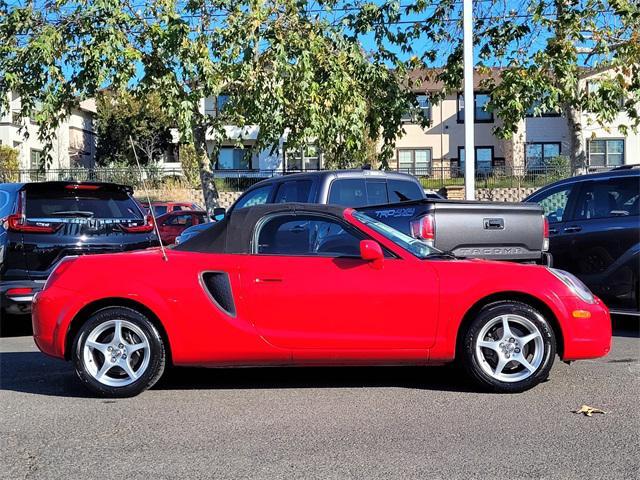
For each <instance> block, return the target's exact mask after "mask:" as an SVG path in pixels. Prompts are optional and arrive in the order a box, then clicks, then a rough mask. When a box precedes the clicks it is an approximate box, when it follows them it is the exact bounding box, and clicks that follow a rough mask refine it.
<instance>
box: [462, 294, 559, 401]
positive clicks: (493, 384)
mask: <svg viewBox="0 0 640 480" xmlns="http://www.w3.org/2000/svg"><path fill="white" fill-rule="evenodd" d="M555 352H556V342H555V336H554V334H553V329H552V328H551V326H550V325H549V323H548V322H547V320H546V319H545V318H544V317H543V316H542V315H541V314H540V312H538V311H537V310H535V309H534V308H532V307H531V306H529V305H526V304H524V303H520V302H498V303H493V304H490V305H487V306H486V307H484V308H483V309H482V310H481V311H480V313H479V314H478V316H477V317H476V319H475V320H474V321H473V322H472V323H471V325H470V326H469V329H468V330H467V334H466V336H465V338H464V343H463V352H462V353H463V357H464V363H465V367H466V369H467V371H468V372H469V374H470V375H471V377H472V378H474V379H475V380H476V381H478V382H479V383H480V384H481V385H482V386H484V387H487V388H489V389H491V390H493V391H496V392H511V393H515V392H522V391H524V390H528V389H529V388H532V387H534V386H535V385H537V384H538V383H540V382H541V381H543V380H545V379H546V378H547V377H548V376H549V371H550V370H551V366H552V365H553V360H554V357H555Z"/></svg>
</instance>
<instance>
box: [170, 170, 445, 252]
mask: <svg viewBox="0 0 640 480" xmlns="http://www.w3.org/2000/svg"><path fill="white" fill-rule="evenodd" d="M424 198H442V197H440V196H439V195H438V194H437V193H425V191H424V190H423V188H422V185H420V182H418V180H416V178H415V177H412V176H411V175H407V174H405V173H398V172H382V171H379V170H366V169H362V170H337V171H336V170H327V171H322V172H308V173H294V174H291V175H282V176H279V177H272V178H269V179H267V180H263V181H261V182H259V183H256V184H255V185H253V186H252V187H251V188H249V189H248V190H247V191H246V192H244V193H243V194H242V195H241V196H240V198H238V200H237V201H236V202H235V203H234V204H233V205H232V206H231V207H230V211H231V210H235V209H238V208H245V207H251V206H253V205H262V204H265V203H286V202H299V203H320V204H333V205H343V206H345V207H354V208H357V207H364V206H367V205H382V204H388V203H397V202H406V201H408V200H422V199H424ZM215 213H216V214H217V215H216V216H218V217H220V218H222V216H223V215H224V211H223V209H220V210H219V211H216V212H215ZM208 226H209V224H207V223H204V224H201V225H195V226H193V227H191V228H188V229H186V230H185V231H184V232H182V235H180V236H179V237H178V238H177V239H176V243H183V242H185V241H186V240H188V239H189V238H191V237H193V236H194V235H197V234H198V233H199V232H201V231H202V230H204V229H206V228H207V227H208Z"/></svg>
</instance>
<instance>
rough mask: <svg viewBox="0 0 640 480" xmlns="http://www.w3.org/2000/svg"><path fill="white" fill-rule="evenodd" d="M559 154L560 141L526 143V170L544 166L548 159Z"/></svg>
mask: <svg viewBox="0 0 640 480" xmlns="http://www.w3.org/2000/svg"><path fill="white" fill-rule="evenodd" d="M558 156H560V142H535V143H528V144H527V150H526V159H525V160H526V165H527V170H535V169H540V168H544V167H545V166H546V165H547V164H548V163H549V161H550V160H552V159H554V158H556V157H558Z"/></svg>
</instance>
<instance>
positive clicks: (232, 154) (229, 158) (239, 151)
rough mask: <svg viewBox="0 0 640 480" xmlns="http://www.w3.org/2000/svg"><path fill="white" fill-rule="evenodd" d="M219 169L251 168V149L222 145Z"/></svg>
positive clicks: (219, 154) (219, 155)
mask: <svg viewBox="0 0 640 480" xmlns="http://www.w3.org/2000/svg"><path fill="white" fill-rule="evenodd" d="M217 168H218V170H249V169H250V168H251V150H248V149H245V148H235V147H221V148H220V152H219V153H218V165H217Z"/></svg>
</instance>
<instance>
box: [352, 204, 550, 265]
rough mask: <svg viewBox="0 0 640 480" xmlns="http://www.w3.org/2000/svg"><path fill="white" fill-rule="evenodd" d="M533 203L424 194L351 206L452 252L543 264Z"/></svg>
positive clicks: (541, 224) (540, 222)
mask: <svg viewBox="0 0 640 480" xmlns="http://www.w3.org/2000/svg"><path fill="white" fill-rule="evenodd" d="M536 207H537V205H535V204H522V203H506V202H471V201H469V202H467V201H457V200H430V199H426V200H416V201H409V202H403V203H398V204H394V205H377V206H367V207H360V208H357V210H359V211H362V212H363V213H366V214H367V215H369V216H370V217H373V218H375V219H377V220H380V221H382V222H384V223H386V224H387V225H389V226H390V227H393V228H395V229H396V230H400V231H401V232H403V233H406V234H408V235H411V236H413V237H415V238H420V239H422V240H425V241H427V242H428V243H429V244H430V245H432V246H434V247H436V248H438V249H439V250H443V251H446V252H449V253H452V254H453V255H455V256H457V257H472V258H485V259H491V260H510V261H519V262H544V263H549V261H550V259H549V258H548V254H546V253H545V252H546V250H547V249H548V244H549V242H548V239H547V238H546V237H545V233H544V232H545V231H546V227H545V219H544V217H543V216H542V211H541V210H540V208H536Z"/></svg>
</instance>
